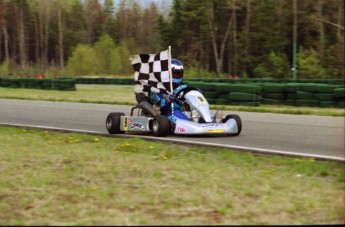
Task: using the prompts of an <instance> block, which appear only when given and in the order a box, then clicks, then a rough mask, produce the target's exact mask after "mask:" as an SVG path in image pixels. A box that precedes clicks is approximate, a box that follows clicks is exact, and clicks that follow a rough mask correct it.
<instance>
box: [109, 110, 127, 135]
mask: <svg viewBox="0 0 345 227" xmlns="http://www.w3.org/2000/svg"><path fill="white" fill-rule="evenodd" d="M124 115H125V114H124V113H110V114H109V115H108V117H107V120H106V122H105V126H106V128H107V130H108V132H109V133H110V134H121V133H124V132H123V131H121V130H120V122H121V116H124Z"/></svg>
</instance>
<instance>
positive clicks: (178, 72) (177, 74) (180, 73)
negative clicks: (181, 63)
mask: <svg viewBox="0 0 345 227" xmlns="http://www.w3.org/2000/svg"><path fill="white" fill-rule="evenodd" d="M172 77H173V78H177V79H180V78H182V77H183V70H181V69H172Z"/></svg>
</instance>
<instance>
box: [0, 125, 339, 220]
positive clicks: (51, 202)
mask: <svg viewBox="0 0 345 227" xmlns="http://www.w3.org/2000/svg"><path fill="white" fill-rule="evenodd" d="M0 138H1V148H0V225H281V224H285V225H295V224H311V225H313V224H343V223H345V205H344V195H345V193H344V192H345V191H344V189H345V187H344V186H345V185H344V183H345V172H344V163H340V162H334V161H332V162H331V161H318V160H314V159H311V158H294V157H281V156H268V155H254V154H251V153H249V152H238V151H233V150H229V149H209V148H207V149H206V148H201V147H195V146H185V145H176V144H171V143H158V142H149V141H144V140H141V139H124V138H116V137H98V136H95V135H86V134H77V133H62V132H53V131H44V130H35V129H24V128H14V127H5V126H1V127H0Z"/></svg>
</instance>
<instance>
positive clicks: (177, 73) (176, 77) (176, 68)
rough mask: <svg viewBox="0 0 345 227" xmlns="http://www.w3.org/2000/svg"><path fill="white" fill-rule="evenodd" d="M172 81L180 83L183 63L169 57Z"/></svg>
mask: <svg viewBox="0 0 345 227" xmlns="http://www.w3.org/2000/svg"><path fill="white" fill-rule="evenodd" d="M171 72H172V81H173V82H174V83H181V81H182V77H183V65H182V63H181V62H180V61H179V60H177V59H171Z"/></svg>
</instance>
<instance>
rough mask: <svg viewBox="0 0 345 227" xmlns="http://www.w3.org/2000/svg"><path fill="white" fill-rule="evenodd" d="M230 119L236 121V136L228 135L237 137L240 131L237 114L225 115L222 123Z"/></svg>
mask: <svg viewBox="0 0 345 227" xmlns="http://www.w3.org/2000/svg"><path fill="white" fill-rule="evenodd" d="M231 118H232V119H234V120H235V121H236V124H237V129H238V132H237V133H236V134H230V135H234V136H238V135H239V134H240V133H241V131H242V120H241V118H240V116H238V115H237V114H229V115H226V117H225V118H224V119H223V121H222V123H225V122H227V121H228V120H229V119H231Z"/></svg>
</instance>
